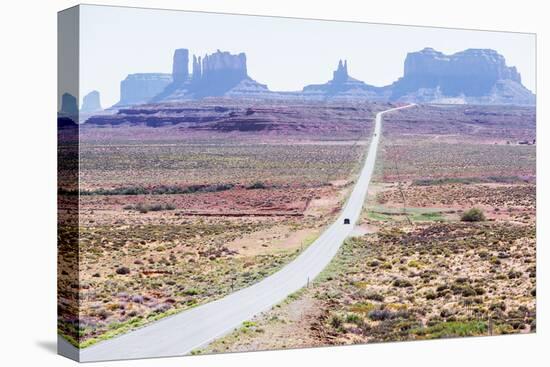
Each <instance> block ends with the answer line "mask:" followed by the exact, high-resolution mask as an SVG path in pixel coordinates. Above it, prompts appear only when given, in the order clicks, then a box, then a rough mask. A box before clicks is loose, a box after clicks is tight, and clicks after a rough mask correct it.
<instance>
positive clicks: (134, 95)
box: [113, 73, 172, 108]
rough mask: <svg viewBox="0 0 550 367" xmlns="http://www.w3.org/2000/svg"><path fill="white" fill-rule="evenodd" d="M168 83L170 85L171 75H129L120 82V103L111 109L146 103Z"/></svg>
mask: <svg viewBox="0 0 550 367" xmlns="http://www.w3.org/2000/svg"><path fill="white" fill-rule="evenodd" d="M170 83H172V75H171V74H163V73H139V74H129V75H128V76H127V77H126V79H124V80H123V81H121V82H120V101H119V102H118V103H117V104H116V105H114V106H113V107H115V108H118V107H124V106H132V105H136V104H141V103H147V102H149V101H150V100H151V98H153V97H154V96H156V95H157V94H159V93H160V92H162V91H163V90H164V88H166V86H168V85H169V84H170Z"/></svg>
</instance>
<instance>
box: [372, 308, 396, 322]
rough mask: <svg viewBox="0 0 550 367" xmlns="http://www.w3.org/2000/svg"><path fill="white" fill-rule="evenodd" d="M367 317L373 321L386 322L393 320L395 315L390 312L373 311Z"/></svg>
mask: <svg viewBox="0 0 550 367" xmlns="http://www.w3.org/2000/svg"><path fill="white" fill-rule="evenodd" d="M367 316H368V317H369V319H371V320H372V321H384V320H389V319H391V318H393V317H394V314H393V312H391V311H389V310H372V311H371V312H369V314H368V315H367Z"/></svg>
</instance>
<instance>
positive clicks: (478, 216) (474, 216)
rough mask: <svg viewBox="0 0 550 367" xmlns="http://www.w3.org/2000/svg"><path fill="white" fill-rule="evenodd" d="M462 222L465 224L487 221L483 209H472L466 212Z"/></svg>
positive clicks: (461, 218)
mask: <svg viewBox="0 0 550 367" xmlns="http://www.w3.org/2000/svg"><path fill="white" fill-rule="evenodd" d="M460 220H461V221H463V222H482V221H484V220H485V214H484V213H483V211H482V210H481V209H478V208H472V209H470V210H468V211H465V212H464V213H463V214H462V216H461V217H460Z"/></svg>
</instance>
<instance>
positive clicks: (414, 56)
mask: <svg viewBox="0 0 550 367" xmlns="http://www.w3.org/2000/svg"><path fill="white" fill-rule="evenodd" d="M391 90H392V93H391V96H390V99H391V100H406V101H412V102H428V101H445V100H451V99H455V100H458V101H462V103H484V104H487V103H489V104H499V103H503V104H534V102H535V96H534V95H533V94H532V93H531V92H530V91H529V90H528V89H526V88H525V87H524V86H523V85H522V84H521V76H520V74H519V73H518V71H517V70H516V68H515V67H509V66H507V65H506V61H505V59H504V57H503V56H502V55H500V54H499V53H498V52H496V51H494V50H490V49H468V50H465V51H462V52H457V53H455V54H453V55H445V54H443V53H441V52H439V51H436V50H434V49H433V48H425V49H423V50H421V51H419V52H411V53H409V54H408V55H407V57H406V59H405V68H404V75H403V77H402V78H400V79H399V80H397V81H396V82H395V83H393V84H392V85H391Z"/></svg>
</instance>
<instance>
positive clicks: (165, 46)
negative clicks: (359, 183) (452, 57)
mask: <svg viewBox="0 0 550 367" xmlns="http://www.w3.org/2000/svg"><path fill="white" fill-rule="evenodd" d="M372 18H373V19H374V18H375V15H374V14H373V16H372ZM80 39H81V51H80V52H81V54H80V56H81V57H80V75H81V80H80V95H81V96H84V95H85V94H86V93H88V92H90V91H91V90H98V91H99V92H100V93H101V102H102V105H103V107H108V106H111V105H113V104H114V103H116V102H118V100H119V98H120V91H119V86H120V81H121V80H122V79H124V78H125V77H126V75H127V74H131V73H138V72H166V73H169V72H171V68H172V54H173V52H174V49H176V48H187V49H189V52H190V54H197V55H204V54H205V53H212V52H214V51H216V49H220V50H222V51H230V52H232V53H237V52H245V53H246V55H247V66H248V74H249V75H250V76H251V77H252V78H253V79H255V80H256V81H258V82H260V83H264V84H267V85H268V87H269V88H270V89H271V90H285V91H292V90H301V89H302V87H303V86H305V85H307V84H312V83H324V82H326V81H327V80H329V79H331V77H332V71H333V70H334V69H335V68H336V65H337V63H338V60H339V59H340V58H342V59H347V60H348V66H349V67H348V68H349V71H350V75H351V76H353V77H355V78H357V79H360V80H363V81H364V82H366V83H368V84H372V85H376V86H382V85H387V84H390V83H392V82H393V81H395V80H396V79H397V78H399V77H400V76H402V75H403V61H404V60H405V56H406V55H407V53H408V52H413V51H418V50H421V49H423V48H424V47H433V48H435V49H436V50H438V51H442V52H444V53H446V54H450V53H454V52H457V51H462V50H464V49H467V48H492V49H494V50H496V51H498V52H499V53H501V54H502V55H504V57H505V58H506V62H507V64H508V65H509V66H516V67H517V68H518V70H519V72H520V73H521V76H522V79H523V83H524V85H525V86H526V87H527V88H529V89H530V90H532V91H533V92H535V36H534V35H531V34H521V33H505V32H486V31H467V30H455V29H441V28H427V27H407V26H394V25H380V24H368V23H348V22H333V21H315V20H301V19H285V18H270V17H256V16H239V15H223V14H205V13H192V12H181V11H167V10H148V9H133V8H117V7H103V6H91V5H85V6H82V8H81V23H80ZM190 70H191V68H190Z"/></svg>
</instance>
